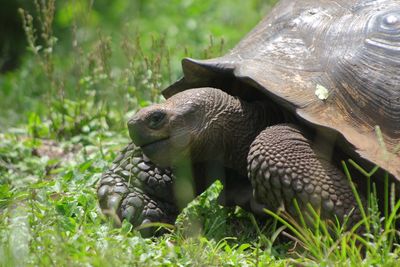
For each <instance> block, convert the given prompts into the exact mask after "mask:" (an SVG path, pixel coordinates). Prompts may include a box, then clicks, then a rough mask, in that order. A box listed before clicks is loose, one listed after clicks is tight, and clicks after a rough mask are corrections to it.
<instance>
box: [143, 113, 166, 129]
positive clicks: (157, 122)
mask: <svg viewBox="0 0 400 267" xmlns="http://www.w3.org/2000/svg"><path fill="white" fill-rule="evenodd" d="M165 117H166V114H165V112H164V111H161V110H156V111H154V112H153V113H151V114H150V115H149V116H148V117H147V125H148V127H149V128H151V129H159V128H160V127H161V126H162V125H163V124H164V121H165V120H164V119H165Z"/></svg>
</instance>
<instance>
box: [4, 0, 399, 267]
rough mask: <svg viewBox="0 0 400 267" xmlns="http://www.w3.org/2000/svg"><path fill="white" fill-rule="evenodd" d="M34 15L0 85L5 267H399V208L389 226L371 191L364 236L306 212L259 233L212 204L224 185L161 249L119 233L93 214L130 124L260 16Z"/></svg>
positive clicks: (117, 4)
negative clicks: (21, 50) (19, 58)
mask: <svg viewBox="0 0 400 267" xmlns="http://www.w3.org/2000/svg"><path fill="white" fill-rule="evenodd" d="M132 2H133V4H132ZM35 3H36V4H35V5H34V7H33V9H34V12H32V11H30V12H27V11H24V10H21V11H20V14H21V17H22V18H23V21H24V27H25V31H26V33H27V39H28V49H29V53H28V54H26V55H25V57H24V60H23V63H22V65H21V66H20V68H19V69H17V70H15V71H13V72H10V73H6V74H3V75H2V76H0V85H1V87H0V88H1V89H0V105H1V106H2V109H1V110H0V126H2V131H1V132H0V140H1V141H0V266H121V265H122V266H132V265H133V266H287V265H298V266H303V265H304V266H354V265H358V266H371V265H374V266H382V265H384V266H397V265H398V263H399V255H400V251H399V246H398V243H397V242H398V238H399V232H398V231H397V229H396V219H397V216H398V209H399V208H400V204H399V203H400V202H396V201H395V200H394V199H390V198H389V197H386V198H385V206H386V207H388V208H387V209H385V212H384V213H385V215H387V216H385V218H386V219H384V220H383V219H382V217H383V216H382V215H381V214H380V213H379V211H378V209H377V203H376V197H374V192H375V190H374V187H373V186H371V187H370V189H369V192H371V195H372V196H371V197H370V198H369V205H368V206H369V208H368V209H367V210H365V211H364V213H363V214H364V220H363V222H362V224H364V225H365V226H366V228H367V229H369V232H368V234H366V235H358V234H356V231H355V230H353V231H346V230H344V229H343V228H341V227H340V226H338V225H336V224H326V223H325V222H322V221H320V220H319V219H318V216H317V215H316V213H315V212H313V211H312V210H311V211H310V214H311V215H312V216H314V217H313V219H314V221H315V222H316V223H315V225H314V227H307V226H306V225H305V223H302V222H301V221H300V222H296V221H294V220H293V219H292V218H290V216H288V215H287V214H276V213H272V212H270V211H266V212H267V213H270V215H271V217H272V218H274V219H271V220H270V221H267V222H265V223H263V224H259V223H258V222H256V220H255V218H254V217H252V215H251V214H248V213H246V212H244V211H242V210H241V209H238V208H237V209H228V208H223V207H221V206H219V205H218V204H217V200H216V199H217V196H218V194H219V192H220V191H221V190H222V188H221V185H220V184H219V183H218V182H216V183H214V184H213V185H212V186H211V187H210V188H209V190H207V191H206V192H205V193H204V194H202V195H201V196H199V197H198V198H197V199H196V200H195V201H193V202H191V203H190V204H189V205H188V206H187V208H186V209H185V210H184V211H183V212H182V214H181V215H180V216H179V218H178V221H177V224H176V225H175V227H174V228H173V231H171V232H170V233H167V234H165V235H163V236H161V237H154V238H143V237H142V236H141V234H140V232H138V231H137V230H135V229H132V225H130V224H129V223H127V222H123V223H122V226H121V227H120V228H115V227H114V225H113V222H112V221H110V220H109V219H107V218H105V217H104V216H103V215H102V214H101V212H100V211H99V208H98V205H97V197H96V189H95V187H96V183H97V182H98V180H99V178H100V175H101V173H102V172H103V171H104V170H105V169H107V167H108V166H109V165H110V162H111V161H112V160H113V158H115V156H116V153H117V152H118V150H119V149H121V148H122V147H123V146H124V145H125V144H126V143H127V142H128V136H127V133H126V129H125V122H126V119H127V117H128V116H129V114H132V113H133V112H135V111H136V110H137V109H139V108H140V107H143V106H146V105H148V104H150V103H152V102H157V101H160V90H161V89H162V88H163V87H165V86H166V85H168V84H170V83H171V82H173V81H174V80H175V79H176V78H177V77H178V76H179V75H180V65H179V62H180V59H181V58H182V57H183V56H185V55H189V56H193V57H200V58H203V57H212V56H217V55H220V54H222V53H224V52H226V51H227V50H228V49H229V48H231V47H232V46H233V45H234V44H235V43H236V42H237V41H238V40H239V39H240V37H241V36H242V35H244V34H245V33H246V32H247V31H248V30H250V29H251V28H252V27H253V26H254V25H255V24H256V22H257V21H258V19H259V18H260V17H261V16H262V15H263V12H265V11H266V10H267V9H268V8H269V4H268V3H263V2H262V1H257V0H252V1H246V4H244V3H243V1H231V0H229V1H228V0H226V1H225V0H224V1H222V0H220V1H211V0H208V1H170V3H167V2H166V1H165V2H162V3H161V1H148V2H145V1H124V0H118V1H117V0H116V1H113V3H114V4H112V5H109V4H107V2H106V1H101V0H99V1H94V2H93V1H57V3H56V2H55V1H53V0H47V1H36V2H35ZM130 3H131V4H130ZM238 14H240V16H239V15H238ZM177 29H181V30H180V31H179V32H177ZM210 36H215V37H210ZM221 37H222V38H223V39H221ZM350 164H353V165H355V163H354V162H350ZM362 171H363V174H364V175H365V176H366V177H367V178H368V177H370V176H371V174H372V173H373V172H375V171H376V170H372V171H371V172H367V171H364V170H362ZM368 181H369V180H368ZM389 189H391V188H389V185H388V186H387V190H389ZM388 192H389V191H388ZM387 195H388V196H389V194H387ZM389 207H390V208H391V209H389ZM278 222H279V223H278ZM200 226H201V227H200Z"/></svg>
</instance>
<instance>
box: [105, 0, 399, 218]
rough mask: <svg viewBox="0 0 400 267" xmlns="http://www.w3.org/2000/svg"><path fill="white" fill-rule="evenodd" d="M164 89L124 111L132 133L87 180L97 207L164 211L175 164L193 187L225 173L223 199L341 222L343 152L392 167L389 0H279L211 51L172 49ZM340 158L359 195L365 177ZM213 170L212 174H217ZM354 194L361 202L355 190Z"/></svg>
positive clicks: (167, 214)
mask: <svg viewBox="0 0 400 267" xmlns="http://www.w3.org/2000/svg"><path fill="white" fill-rule="evenodd" d="M182 69H183V78H181V79H180V80H178V81H177V82H175V83H174V84H172V85H170V86H169V87H168V88H166V89H165V90H164V91H163V92H162V93H163V95H164V97H165V98H166V101H165V102H163V103H161V104H154V105H152V106H149V107H146V108H144V109H142V110H140V111H139V112H137V113H136V114H135V115H134V116H133V117H132V118H130V119H129V121H128V129H129V134H130V137H131V139H132V141H133V143H131V144H129V145H128V146H127V147H126V148H125V149H124V150H122V152H121V154H120V155H119V156H118V157H117V158H116V160H115V161H114V164H113V165H112V166H111V168H110V169H109V170H108V171H106V172H105V173H104V174H103V176H102V178H101V181H100V185H99V187H98V197H99V202H100V206H101V208H102V209H103V211H108V210H110V209H111V210H114V211H116V214H117V215H118V217H119V218H120V219H128V220H130V221H131V222H132V223H133V224H134V225H140V224H145V223H148V222H158V221H161V222H168V223H173V222H174V219H175V217H176V215H177V213H178V211H179V208H178V206H179V205H177V204H176V200H175V199H176V195H179V194H181V193H182V192H175V194H174V183H175V182H176V179H177V178H176V177H175V175H174V173H176V172H177V170H179V166H180V162H182V160H183V161H185V160H186V161H189V162H190V164H191V166H192V174H193V177H194V184H195V189H196V193H200V192H201V191H202V190H204V188H206V186H207V185H208V184H209V183H210V181H212V179H213V178H221V177H224V183H225V194H224V196H223V197H222V200H221V201H222V202H223V203H224V204H225V205H228V206H229V205H239V206H242V207H244V208H245V209H248V210H250V211H253V212H254V213H255V214H262V209H263V208H265V207H267V208H270V209H277V208H284V209H285V210H287V211H288V212H289V214H292V215H293V216H296V210H295V208H294V203H293V201H294V200H296V201H297V202H298V204H299V206H300V209H301V210H306V208H307V205H308V204H311V206H312V207H314V208H315V209H316V210H318V211H319V212H320V215H321V217H322V218H324V219H334V218H338V219H339V220H340V221H343V220H344V219H345V218H346V217H347V216H348V215H350V221H351V222H352V223H354V222H356V221H357V220H359V219H360V209H359V207H358V205H357V202H356V198H355V196H354V194H353V191H352V187H351V183H350V182H349V180H348V179H347V177H346V175H345V173H344V170H343V168H342V161H343V160H348V159H352V160H354V161H355V162H357V164H358V165H359V166H361V167H362V168H364V169H365V170H370V169H372V168H373V167H374V166H379V167H380V169H379V170H381V172H380V171H377V172H376V173H375V174H374V176H373V178H374V179H375V180H374V181H375V182H376V184H377V185H382V184H383V181H382V178H381V177H382V176H384V175H383V174H382V173H383V172H384V173H387V174H389V177H390V179H391V181H393V182H395V183H396V185H397V184H398V183H397V182H398V180H399V179H400V155H399V150H400V149H399V143H400V142H399V141H400V2H399V1H397V0H379V1H378V0H334V1H332V0H298V1H292V0H281V1H280V2H279V3H278V4H277V5H276V6H275V7H274V8H273V10H272V11H271V13H270V14H269V15H268V16H267V17H266V18H265V19H263V20H262V21H261V22H260V23H259V24H258V25H257V26H256V27H255V28H254V29H253V30H252V31H251V32H250V33H249V34H247V36H246V37H244V38H243V39H242V40H241V41H240V42H239V43H238V44H237V45H236V47H234V48H233V49H232V50H231V51H230V52H229V53H227V54H226V55H224V56H222V57H218V58H214V59H208V60H195V59H190V58H186V59H183V61H182ZM358 169H359V168H356V167H352V165H350V166H349V171H350V174H351V176H352V179H353V180H354V181H355V182H356V185H357V187H358V189H359V190H360V192H361V194H364V197H362V198H361V199H362V201H363V199H365V197H366V195H365V194H366V192H365V191H366V189H365V188H366V187H367V186H366V184H367V179H366V178H365V177H364V176H363V174H362V173H361V172H360V171H359V170H358ZM216 176H218V177H216ZM361 205H365V201H363V203H362V204H361Z"/></svg>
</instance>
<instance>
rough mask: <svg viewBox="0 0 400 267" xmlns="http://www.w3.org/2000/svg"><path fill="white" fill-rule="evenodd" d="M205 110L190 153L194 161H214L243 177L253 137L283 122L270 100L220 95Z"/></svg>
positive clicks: (281, 115)
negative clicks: (201, 127)
mask: <svg viewBox="0 0 400 267" xmlns="http://www.w3.org/2000/svg"><path fill="white" fill-rule="evenodd" d="M221 93H222V94H221V95H218V96H215V99H214V100H213V101H210V102H212V103H214V104H213V105H212V106H209V108H207V111H206V113H207V116H206V122H203V123H204V124H203V127H204V129H207V130H206V131H202V134H201V136H200V138H199V140H201V142H200V143H198V144H197V145H196V147H195V148H194V149H193V151H196V155H194V158H197V159H195V161H199V159H200V160H217V161H222V163H223V165H224V166H226V167H229V168H231V169H234V170H236V171H237V172H238V173H239V174H241V175H247V154H248V152H249V149H250V145H251V143H252V142H253V140H254V139H255V137H256V136H257V135H258V134H259V133H260V132H261V131H262V130H264V129H265V128H266V127H267V126H269V125H273V124H276V123H279V122H282V121H283V120H284V117H283V114H282V112H281V111H280V110H279V109H278V108H277V106H276V104H274V103H272V102H271V101H255V102H246V101H244V100H241V99H239V98H237V97H233V96H231V95H228V94H226V93H223V92H221Z"/></svg>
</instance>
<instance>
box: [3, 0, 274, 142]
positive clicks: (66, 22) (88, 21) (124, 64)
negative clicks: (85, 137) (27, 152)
mask: <svg viewBox="0 0 400 267" xmlns="http://www.w3.org/2000/svg"><path fill="white" fill-rule="evenodd" d="M273 2H275V0H266V1H262V0H248V1H240V0H202V1H194V0H181V1H178V0H168V1H156V0H114V1H107V0H59V1H53V0H47V1H43V0H38V1H34V0H14V1H9V0H0V5H1V9H0V70H1V74H0V106H1V109H0V127H1V128H3V129H4V128H6V127H10V126H12V125H18V124H21V123H26V122H27V121H28V120H29V118H30V117H31V118H32V116H33V115H32V114H35V115H34V116H38V117H40V118H42V119H43V118H45V119H46V118H48V117H49V116H50V117H51V116H53V115H54V113H59V114H61V113H65V114H64V115H65V116H67V117H68V116H70V117H74V116H75V117H77V116H81V115H82V116H87V114H82V113H85V112H86V111H87V110H86V111H85V110H84V109H85V108H84V107H83V106H82V105H87V103H89V102H91V101H92V102H93V103H92V104H93V106H97V107H101V111H102V112H104V111H107V112H108V111H109V114H108V115H107V116H108V117H109V118H108V121H109V122H110V125H113V126H111V127H114V126H115V127H116V128H119V127H123V125H124V123H122V122H121V123H118V122H117V123H114V124H113V123H112V122H113V121H114V122H115V121H123V117H124V116H125V115H124V114H126V113H127V112H129V111H132V110H135V109H136V108H137V107H139V106H143V105H147V104H148V103H149V101H159V97H158V96H159V91H160V90H162V88H163V87H165V86H166V85H168V84H169V83H171V82H173V81H174V80H175V79H177V78H178V77H179V76H180V73H181V69H180V60H181V59H182V58H183V57H185V56H190V57H196V58H207V57H213V56H217V55H220V54H222V53H224V52H226V51H227V50H228V49H230V48H232V47H233V46H234V45H235V43H237V42H238V41H239V40H240V38H241V37H243V36H244V35H245V34H246V33H247V32H248V31H249V30H250V29H251V28H252V27H253V26H254V25H255V24H256V23H257V22H258V21H259V20H260V18H261V17H262V16H263V15H264V14H266V13H267V12H268V10H269V9H270V7H271V5H272V4H273ZM19 8H22V9H23V10H24V11H22V10H19ZM53 9H55V11H54V10H53ZM23 14H24V15H23ZM28 14H29V15H28ZM22 17H24V18H25V19H24V20H25V25H24V23H23V20H22ZM23 28H24V29H25V31H26V32H27V33H28V37H29V35H30V37H29V38H30V41H27V38H26V36H25V35H26V33H25V32H24V29H23ZM29 38H28V39H29ZM67 100H68V101H69V100H71V101H72V102H71V103H69V104H68V103H67V102H68V101H67ZM85 100H86V102H87V103H86V104H83V103H77V102H76V101H78V102H79V101H85ZM68 105H69V106H68ZM71 105H73V106H74V109H75V110H73V111H72V110H68V109H71V107H70V106H71ZM97 111H98V110H97ZM97 111H94V110H90V112H91V113H92V115H91V116H95V115H96V114H98V112H97ZM111 113H116V114H114V115H112V114H111ZM52 114H53V115H52ZM71 119H72V118H71ZM61 120H64V121H65V118H63V119H61ZM50 121H53V124H57V123H56V122H54V121H55V119H54V118H51V119H50ZM64 123H65V122H64ZM53 126H54V127H55V128H57V127H63V128H66V127H68V126H67V125H64V126H61V125H53ZM56 130H57V129H56ZM56 132H57V131H56ZM60 132H62V131H60V129H58V134H60ZM77 132H79V129H78V130H77Z"/></svg>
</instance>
